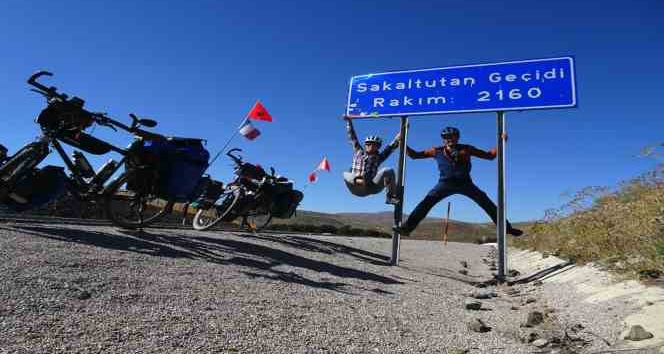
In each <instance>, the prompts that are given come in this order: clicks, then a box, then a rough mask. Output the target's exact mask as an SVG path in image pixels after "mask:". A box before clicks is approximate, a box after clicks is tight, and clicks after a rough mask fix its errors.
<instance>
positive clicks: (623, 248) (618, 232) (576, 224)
mask: <svg viewBox="0 0 664 354" xmlns="http://www.w3.org/2000/svg"><path fill="white" fill-rule="evenodd" d="M528 231H529V232H528V235H529V236H528V237H527V238H525V239H519V240H514V241H513V244H514V245H516V246H517V247H519V246H520V247H526V248H531V249H536V250H541V251H553V252H555V253H559V254H561V255H563V256H565V257H569V258H572V259H575V260H577V261H578V262H580V263H586V262H596V263H598V264H603V265H605V266H607V267H609V268H610V269H612V270H615V271H618V272H621V273H626V272H637V273H638V272H642V271H645V270H653V269H655V270H660V271H662V270H664V169H662V168H659V169H657V170H655V171H653V172H650V173H648V174H645V175H643V176H641V177H639V178H636V179H633V180H630V181H627V182H623V183H621V184H620V185H619V186H618V187H617V188H614V189H610V188H605V187H587V188H584V189H582V190H581V191H579V192H577V193H576V194H575V195H573V196H572V198H571V200H570V201H569V202H568V203H566V204H565V205H563V206H562V207H561V208H560V209H557V210H549V211H547V213H546V214H545V217H544V219H542V220H540V221H537V222H536V223H534V224H533V225H532V226H531V227H530V230H528Z"/></svg>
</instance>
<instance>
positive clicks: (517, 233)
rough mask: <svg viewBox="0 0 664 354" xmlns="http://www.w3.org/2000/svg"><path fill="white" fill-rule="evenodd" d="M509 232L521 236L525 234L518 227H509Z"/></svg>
mask: <svg viewBox="0 0 664 354" xmlns="http://www.w3.org/2000/svg"><path fill="white" fill-rule="evenodd" d="M507 233H508V234H510V235H512V236H514V237H519V236H521V235H523V231H521V230H519V229H517V228H516V227H512V228H509V229H508V230H507Z"/></svg>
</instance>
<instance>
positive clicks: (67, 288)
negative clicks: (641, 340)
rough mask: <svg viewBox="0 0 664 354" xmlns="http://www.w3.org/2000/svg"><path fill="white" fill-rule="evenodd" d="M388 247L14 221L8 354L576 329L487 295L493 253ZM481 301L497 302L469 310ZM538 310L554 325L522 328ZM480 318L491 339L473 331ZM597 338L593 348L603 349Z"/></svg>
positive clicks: (481, 349) (454, 346) (515, 340)
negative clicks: (396, 251) (479, 295)
mask: <svg viewBox="0 0 664 354" xmlns="http://www.w3.org/2000/svg"><path fill="white" fill-rule="evenodd" d="M390 245H391V241H390V240H389V239H375V238H347V237H334V236H329V237H325V236H305V235H301V236H296V235H267V234H266V235H251V234H243V233H229V232H223V233H222V232H195V231H193V230H191V231H187V230H163V229H160V230H147V231H145V232H144V233H137V232H131V231H123V230H119V229H116V228H114V227H109V226H90V225H87V226H82V225H57V224H34V225H30V224H12V223H5V224H4V225H2V226H0V353H464V352H467V353H532V352H536V351H542V350H543V349H538V348H536V347H534V346H533V345H532V344H529V343H522V341H521V338H523V337H524V336H526V335H527V334H528V333H530V332H532V331H533V330H535V329H536V330H537V331H538V333H539V334H546V333H548V334H549V335H552V334H555V333H557V334H558V335H560V333H562V332H561V331H562V329H564V328H566V327H568V326H569V325H571V324H574V321H576V320H577V319H576V318H575V317H574V316H573V315H570V314H573V313H574V311H572V310H570V309H569V308H566V309H556V308H551V307H548V305H546V303H547V301H546V299H544V298H543V296H542V291H541V288H540V289H538V287H537V286H534V285H520V286H518V287H500V288H495V287H491V286H490V287H488V288H484V289H479V288H477V287H476V286H475V285H476V283H478V282H482V281H486V280H489V279H491V271H490V270H489V267H490V262H491V256H492V254H491V253H492V252H493V248H492V247H489V246H480V245H472V244H461V243H449V244H448V246H447V247H444V246H443V245H442V244H441V243H440V242H435V241H415V240H408V239H405V240H404V241H403V242H402V251H401V252H402V253H401V254H402V258H401V259H402V261H401V264H400V266H399V267H390V266H387V265H386V262H387V260H388V255H389V253H390V247H391V246H390ZM463 262H467V267H464V265H462V263H463ZM464 270H465V271H467V272H468V274H467V275H463V274H460V272H459V271H464ZM478 291H484V292H486V291H489V292H491V291H495V292H496V294H497V295H498V296H497V297H493V298H490V299H482V300H478V301H481V302H482V308H481V309H480V310H479V311H471V310H467V309H466V308H465V306H464V302H465V301H466V300H467V299H468V295H469V294H470V293H472V292H478ZM551 291H553V290H551ZM561 296H564V295H561ZM528 301H530V302H528ZM567 306H568V307H569V304H568V305H567ZM533 310H537V311H541V312H542V313H544V314H545V318H544V322H543V323H542V324H540V325H538V326H537V328H524V327H521V324H523V323H524V322H525V321H526V318H527V316H528V313H529V312H530V311H533ZM556 311H558V312H560V313H563V314H565V315H564V316H559V318H558V317H557V316H555V314H556ZM584 311H585V313H590V314H591V315H590V316H591V317H592V316H597V317H596V321H595V320H594V319H593V318H591V319H587V318H585V317H584V318H583V319H582V320H583V323H584V325H585V328H587V329H589V328H590V329H593V330H594V333H596V334H598V335H599V336H603V337H605V338H609V339H611V338H612V337H611V336H615V335H616V334H615V333H617V332H616V330H618V328H616V329H613V328H610V326H599V325H598V327H597V328H593V326H594V325H595V323H593V322H601V321H604V320H605V319H603V318H602V317H601V314H597V313H596V312H594V311H593V309H592V308H590V307H588V305H584ZM614 315H615V314H614V313H612V314H611V316H614ZM477 318H479V319H481V320H482V321H484V323H486V325H487V326H489V327H491V330H490V331H488V332H485V333H478V332H475V331H472V330H470V329H469V328H468V323H469V322H471V321H472V320H474V319H477ZM588 340H589V345H588V346H587V347H586V349H588V350H589V349H590V348H596V347H598V346H599V347H601V346H602V345H603V344H602V340H599V339H597V340H594V341H593V340H592V338H590V339H588ZM547 350H550V349H544V352H547Z"/></svg>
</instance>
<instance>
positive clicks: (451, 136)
mask: <svg viewBox="0 0 664 354" xmlns="http://www.w3.org/2000/svg"><path fill="white" fill-rule="evenodd" d="M441 137H442V138H443V139H453V138H456V137H457V136H456V135H441Z"/></svg>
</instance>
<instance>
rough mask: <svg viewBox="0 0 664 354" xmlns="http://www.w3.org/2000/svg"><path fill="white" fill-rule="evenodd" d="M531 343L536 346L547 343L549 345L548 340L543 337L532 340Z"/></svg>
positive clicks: (540, 346) (542, 345) (543, 345)
mask: <svg viewBox="0 0 664 354" xmlns="http://www.w3.org/2000/svg"><path fill="white" fill-rule="evenodd" d="M532 344H533V345H534V346H536V347H538V348H544V347H546V346H547V345H549V341H548V340H546V339H544V338H540V339H538V340H536V341H534V342H533V343H532Z"/></svg>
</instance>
